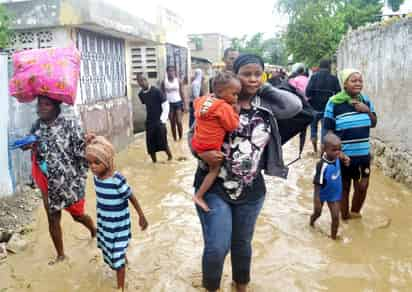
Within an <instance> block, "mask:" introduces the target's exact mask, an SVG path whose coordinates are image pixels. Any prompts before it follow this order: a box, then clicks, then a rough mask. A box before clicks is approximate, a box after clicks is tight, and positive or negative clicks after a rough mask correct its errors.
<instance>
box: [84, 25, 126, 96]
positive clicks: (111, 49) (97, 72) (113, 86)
mask: <svg viewBox="0 0 412 292" xmlns="http://www.w3.org/2000/svg"><path fill="white" fill-rule="evenodd" d="M77 47H78V49H79V51H80V53H81V69H80V97H81V99H82V101H83V103H91V102H95V101H101V100H107V99H112V98H116V97H123V96H126V86H127V83H126V61H125V41H124V40H122V39H118V38H114V37H110V36H106V35H102V34H98V33H94V32H90V31H86V30H78V35H77Z"/></svg>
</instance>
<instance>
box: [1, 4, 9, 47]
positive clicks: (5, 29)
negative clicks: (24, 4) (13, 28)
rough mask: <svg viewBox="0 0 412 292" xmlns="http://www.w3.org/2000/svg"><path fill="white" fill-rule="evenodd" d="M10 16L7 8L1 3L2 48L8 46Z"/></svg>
mask: <svg viewBox="0 0 412 292" xmlns="http://www.w3.org/2000/svg"><path fill="white" fill-rule="evenodd" d="M9 27H10V17H9V15H8V14H7V11H6V9H5V8H4V7H3V6H2V5H0V49H2V48H4V47H6V46H7V43H8V40H9V34H10V30H9Z"/></svg>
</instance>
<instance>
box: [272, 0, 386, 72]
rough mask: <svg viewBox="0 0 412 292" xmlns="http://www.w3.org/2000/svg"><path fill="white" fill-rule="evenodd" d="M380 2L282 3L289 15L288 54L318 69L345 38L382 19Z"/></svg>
mask: <svg viewBox="0 0 412 292" xmlns="http://www.w3.org/2000/svg"><path fill="white" fill-rule="evenodd" d="M381 9H382V3H381V1H380V0H312V1H306V0H279V1H278V10H279V11H280V12H282V13H287V14H288V15H289V19H290V21H289V25H288V29H287V32H286V34H285V40H286V46H287V51H288V53H289V54H292V55H293V57H294V59H295V60H296V61H304V62H306V63H308V64H309V65H314V64H317V63H318V62H319V60H320V59H321V58H324V57H332V56H333V55H334V54H335V51H336V49H337V47H338V45H339V42H340V40H341V39H342V37H343V36H344V34H345V33H346V32H347V31H348V30H349V29H350V28H353V29H356V28H358V27H359V26H362V25H364V24H365V23H368V22H375V21H377V20H379V19H380V14H381Z"/></svg>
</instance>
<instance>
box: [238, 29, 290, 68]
mask: <svg viewBox="0 0 412 292" xmlns="http://www.w3.org/2000/svg"><path fill="white" fill-rule="evenodd" d="M232 47H233V48H234V49H237V50H238V51H239V52H240V53H250V54H256V55H259V56H261V57H262V58H263V60H264V61H265V62H266V63H271V64H278V65H285V63H286V49H285V46H284V41H282V40H281V39H280V37H272V38H269V39H266V40H265V39H264V37H263V33H256V34H254V35H252V36H250V37H248V36H247V35H244V36H243V37H241V38H233V39H232Z"/></svg>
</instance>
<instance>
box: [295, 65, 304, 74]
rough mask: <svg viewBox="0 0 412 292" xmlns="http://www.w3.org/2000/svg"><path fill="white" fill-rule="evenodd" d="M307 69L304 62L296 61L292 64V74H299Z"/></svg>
mask: <svg viewBox="0 0 412 292" xmlns="http://www.w3.org/2000/svg"><path fill="white" fill-rule="evenodd" d="M304 71H305V64H303V63H295V64H293V66H292V74H297V73H299V72H304Z"/></svg>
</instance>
